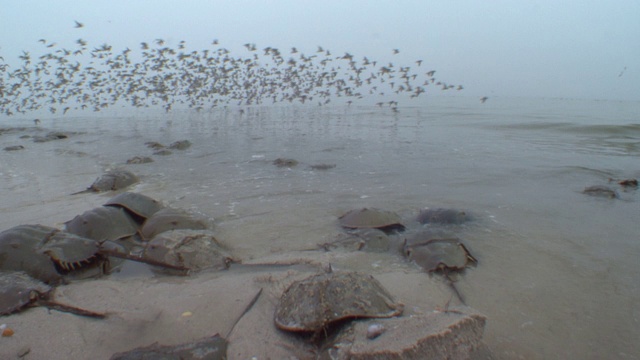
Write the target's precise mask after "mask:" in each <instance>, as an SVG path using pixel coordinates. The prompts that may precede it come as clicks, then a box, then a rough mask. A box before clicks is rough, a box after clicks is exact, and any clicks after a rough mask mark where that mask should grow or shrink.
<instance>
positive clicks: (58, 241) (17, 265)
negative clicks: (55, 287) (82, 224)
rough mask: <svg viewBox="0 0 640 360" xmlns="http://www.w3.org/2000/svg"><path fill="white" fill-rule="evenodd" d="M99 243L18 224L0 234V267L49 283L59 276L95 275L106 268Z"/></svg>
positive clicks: (39, 226)
mask: <svg viewBox="0 0 640 360" xmlns="http://www.w3.org/2000/svg"><path fill="white" fill-rule="evenodd" d="M106 265H108V262H107V259H106V257H104V256H102V255H100V254H99V247H98V244H97V243H96V242H95V241H93V240H91V239H86V238H83V237H80V236H77V235H74V234H71V233H67V232H64V231H60V230H58V229H55V228H50V227H47V226H42V225H20V226H16V227H13V228H11V229H8V230H5V231H3V232H2V233H0V270H4V271H23V272H25V273H27V274H28V275H29V276H31V277H33V278H35V279H38V280H40V281H43V282H45V283H48V284H57V283H59V282H61V281H62V277H63V276H66V275H70V276H71V277H75V278H81V277H88V276H96V275H100V274H102V273H104V272H105V271H106Z"/></svg>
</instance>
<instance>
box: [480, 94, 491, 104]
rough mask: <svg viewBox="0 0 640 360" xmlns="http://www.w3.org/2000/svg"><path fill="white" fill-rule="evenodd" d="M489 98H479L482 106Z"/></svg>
mask: <svg viewBox="0 0 640 360" xmlns="http://www.w3.org/2000/svg"><path fill="white" fill-rule="evenodd" d="M488 99H489V98H488V97H486V96H483V97H481V98H480V102H481V103H483V104H484V102H485V101H487V100H488Z"/></svg>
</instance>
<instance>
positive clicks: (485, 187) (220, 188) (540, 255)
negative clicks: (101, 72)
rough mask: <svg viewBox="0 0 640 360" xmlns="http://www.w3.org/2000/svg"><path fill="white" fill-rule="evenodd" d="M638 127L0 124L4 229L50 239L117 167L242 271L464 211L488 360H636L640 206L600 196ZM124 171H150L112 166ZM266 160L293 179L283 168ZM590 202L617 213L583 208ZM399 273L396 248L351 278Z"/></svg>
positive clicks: (128, 119)
mask: <svg viewBox="0 0 640 360" xmlns="http://www.w3.org/2000/svg"><path fill="white" fill-rule="evenodd" d="M241 110H242V111H241ZM639 114H640V103H637V102H613V101H590V100H560V99H499V98H491V99H489V101H487V102H486V103H484V104H481V103H480V102H479V101H478V100H477V99H471V98H465V97H451V98H449V97H428V98H427V100H426V101H425V103H423V104H421V105H420V106H412V105H411V104H406V106H402V107H400V109H399V112H394V111H391V109H388V108H386V107H383V108H378V107H377V106H357V105H355V104H353V105H351V106H334V107H326V106H325V107H314V106H277V107H245V108H242V109H241V108H226V109H224V108H220V109H218V110H214V111H211V112H195V111H174V112H173V113H170V114H164V113H133V114H132V113H127V112H126V111H119V112H117V113H113V114H111V115H110V116H104V115H100V116H97V115H96V116H92V115H86V116H73V117H62V118H54V119H43V120H42V124H40V126H39V128H36V127H34V125H33V124H32V122H31V120H30V119H24V120H20V119H6V120H5V119H3V120H2V121H3V123H2V126H3V127H7V126H27V129H26V130H23V131H22V132H20V131H17V132H15V133H12V132H5V133H3V134H2V135H0V145H2V147H5V146H9V145H17V144H23V145H24V146H25V150H21V151H16V152H2V154H1V156H0V179H2V183H1V184H0V188H1V189H2V202H1V203H0V214H1V215H2V216H0V229H7V228H9V227H12V226H16V225H19V224H26V223H42V224H46V225H52V224H57V225H60V224H62V222H64V221H65V220H69V219H70V218H72V217H73V216H75V215H76V214H78V213H81V212H83V211H85V210H87V209H89V208H90V207H92V206H97V205H99V204H100V203H101V202H104V201H105V199H106V198H108V195H103V194H87V195H85V196H70V195H69V194H70V193H73V192H76V191H79V190H82V189H83V188H84V187H86V186H88V185H89V184H91V182H92V181H93V180H94V179H95V178H96V177H97V176H99V175H100V174H101V173H102V172H103V171H104V170H106V169H111V168H119V167H123V168H127V169H129V170H131V171H133V172H135V173H136V174H138V175H139V176H140V177H141V180H142V181H141V183H140V184H139V185H136V186H135V188H134V189H133V190H134V191H139V192H142V193H144V194H146V195H149V196H152V197H155V198H158V199H161V200H163V201H165V202H166V203H168V204H170V205H172V206H176V207H182V208H188V209H192V210H194V211H198V212H201V213H203V214H206V215H207V216H210V217H212V218H213V219H214V220H215V223H216V225H217V230H216V231H217V232H218V234H219V236H220V237H221V238H223V239H224V240H225V242H227V243H231V244H234V250H235V251H236V252H237V255H238V256H239V257H240V258H242V259H245V260H250V259H253V260H255V259H260V258H262V257H267V256H269V255H271V254H277V253H282V252H286V251H297V250H306V249H313V248H315V247H316V245H317V244H318V243H322V242H326V241H328V240H331V239H332V238H333V237H335V236H336V234H338V233H339V232H340V229H338V227H337V225H336V218H337V217H338V216H340V215H341V214H343V213H344V212H346V211H348V210H350V209H353V208H361V207H377V208H382V209H386V210H392V211H396V212H398V213H399V214H400V215H401V216H402V217H403V218H404V219H407V222H409V223H411V222H412V219H413V218H414V217H415V215H416V214H417V212H418V210H419V209H421V208H424V207H430V208H440V207H443V208H457V209H464V210H465V211H467V212H469V213H470V214H472V215H473V217H474V221H472V222H469V223H467V224H465V225H462V226H457V227H451V228H450V229H448V230H450V231H451V232H454V233H455V234H456V236H458V237H459V238H460V239H461V240H462V241H463V242H464V243H465V244H466V245H467V246H468V247H469V249H470V250H471V251H472V253H473V255H474V256H475V257H476V258H477V259H478V260H479V264H478V266H477V267H475V268H470V269H468V270H467V271H466V272H465V274H464V275H463V276H462V277H461V279H460V281H459V282H458V285H457V286H458V288H459V290H460V291H461V292H462V293H463V294H464V295H465V300H466V303H467V305H469V306H471V307H473V308H475V309H477V310H478V311H480V312H482V313H484V314H485V315H486V316H487V317H488V321H487V327H486V330H485V342H486V344H487V345H488V347H489V349H490V351H491V354H492V356H493V357H494V358H497V359H514V358H522V359H567V358H573V359H601V358H620V359H634V358H638V357H639V356H640V355H638V354H640V344H639V343H638V341H637V338H638V337H639V336H640V261H638V258H639V256H640V226H639V225H638V220H640V201H639V200H640V193H639V192H638V190H635V189H624V188H622V187H620V186H618V185H617V183H616V182H615V181H613V182H612V181H610V179H628V178H640V115H639ZM43 129H46V130H58V131H65V132H72V131H73V132H78V133H77V134H71V136H70V137H69V138H68V139H66V140H59V141H52V142H47V143H32V142H31V141H30V139H20V138H19V137H18V135H20V134H22V133H23V132H26V133H29V134H32V135H33V134H37V133H44V131H45V130H43ZM183 139H188V140H189V141H191V142H192V143H193V145H192V146H191V147H190V148H189V149H187V150H185V151H174V153H173V154H172V155H168V156H152V155H151V154H152V150H151V149H149V148H147V147H146V146H145V145H144V143H145V142H147V141H158V142H160V143H163V144H165V145H166V144H169V143H171V142H173V141H177V140H183ZM133 156H152V157H153V158H154V160H155V161H154V162H153V163H149V164H142V165H124V164H125V162H126V160H127V159H129V158H131V157H133ZM277 158H293V159H296V160H297V161H298V162H299V164H298V165H297V166H296V167H293V168H279V167H276V166H274V165H273V164H272V161H273V160H275V159H277ZM317 164H332V165H333V164H335V165H336V166H335V167H334V168H331V169H328V170H315V169H313V168H312V167H311V165H317ZM592 185H607V186H611V187H612V188H615V189H616V191H618V193H619V198H618V199H610V198H601V197H592V196H588V195H585V194H583V193H582V190H583V189H584V188H585V187H587V186H592ZM412 225H413V226H416V224H412ZM404 262H405V261H404V259H403V258H402V256H401V255H400V253H399V252H398V251H397V248H395V247H394V249H393V250H392V251H390V253H389V254H385V256H382V257H381V256H379V255H376V256H375V264H373V263H374V261H373V260H372V263H366V260H365V263H358V264H353V268H354V269H360V270H362V269H367V268H371V267H372V266H373V265H375V268H376V271H377V272H384V271H385V269H398V268H399V267H401V266H404V265H403V264H404ZM372 264H373V265H372ZM425 276H427V275H426V274H425ZM407 286H411V284H407ZM424 296H429V294H428V293H425V294H424Z"/></svg>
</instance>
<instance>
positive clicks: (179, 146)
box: [168, 140, 191, 150]
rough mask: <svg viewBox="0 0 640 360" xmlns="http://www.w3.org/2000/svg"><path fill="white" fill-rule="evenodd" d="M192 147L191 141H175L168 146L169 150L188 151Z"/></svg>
mask: <svg viewBox="0 0 640 360" xmlns="http://www.w3.org/2000/svg"><path fill="white" fill-rule="evenodd" d="M190 147H191V141H189V140H179V141H174V142H172V143H171V144H169V146H168V148H169V149H175V150H186V149H188V148H190Z"/></svg>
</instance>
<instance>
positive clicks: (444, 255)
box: [404, 239, 478, 274]
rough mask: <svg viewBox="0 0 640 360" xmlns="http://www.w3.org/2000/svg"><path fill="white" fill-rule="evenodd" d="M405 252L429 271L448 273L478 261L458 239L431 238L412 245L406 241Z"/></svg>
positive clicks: (409, 257)
mask: <svg viewBox="0 0 640 360" xmlns="http://www.w3.org/2000/svg"><path fill="white" fill-rule="evenodd" d="M404 254H405V255H406V256H407V258H408V259H409V260H411V261H413V262H415V263H416V264H418V265H420V266H421V267H422V268H423V269H425V270H426V271H427V272H442V273H445V274H446V273H449V272H453V271H459V270H462V269H464V268H465V267H467V266H469V265H470V264H477V263H478V260H476V258H474V257H473V256H472V255H471V253H469V250H467V247H466V246H464V244H463V243H461V242H460V240H458V239H430V240H427V241H423V242H418V243H414V244H410V245H409V244H406V243H405V245H404Z"/></svg>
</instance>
